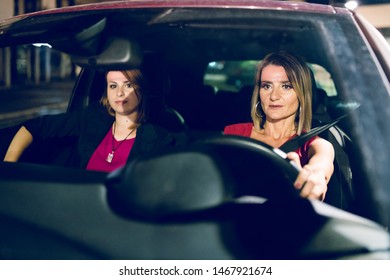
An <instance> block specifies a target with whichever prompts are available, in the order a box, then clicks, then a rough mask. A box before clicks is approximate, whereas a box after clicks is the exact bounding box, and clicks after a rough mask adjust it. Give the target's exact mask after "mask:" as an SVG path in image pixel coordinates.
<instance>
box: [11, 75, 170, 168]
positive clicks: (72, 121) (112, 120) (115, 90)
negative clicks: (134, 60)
mask: <svg viewBox="0 0 390 280" xmlns="http://www.w3.org/2000/svg"><path fill="white" fill-rule="evenodd" d="M106 84H107V86H106V91H105V93H104V94H103V96H102V98H101V100H100V104H99V105H98V106H90V107H87V108H86V109H84V110H82V111H77V112H69V113H63V114H59V115H51V116H44V117H40V118H36V119H33V120H29V121H26V122H25V123H24V124H23V126H22V127H21V128H20V129H19V131H18V132H17V133H16V135H15V136H14V138H13V140H12V142H11V144H10V146H9V148H8V151H7V153H6V155H5V158H4V161H11V162H12V161H18V160H19V158H20V156H21V155H22V154H23V152H24V151H25V149H26V148H27V147H28V146H29V145H30V144H31V143H32V142H33V141H38V140H40V139H48V138H51V139H56V138H61V137H76V138H77V152H78V155H79V158H80V162H79V165H80V167H82V168H86V169H88V170H96V171H103V172H110V171H113V170H115V169H117V168H119V167H121V166H123V165H124V164H125V163H126V162H127V161H129V160H130V159H132V158H134V157H136V156H139V155H144V154H147V153H150V152H153V151H156V150H158V149H161V148H164V147H167V146H172V145H174V144H175V138H174V137H173V135H172V134H171V133H169V132H168V131H167V130H166V129H164V128H163V127H160V126H156V125H154V124H151V123H148V122H147V113H148V112H147V110H148V86H147V83H146V81H145V78H144V76H143V74H142V72H141V71H140V70H139V69H134V70H127V71H109V72H107V73H106Z"/></svg>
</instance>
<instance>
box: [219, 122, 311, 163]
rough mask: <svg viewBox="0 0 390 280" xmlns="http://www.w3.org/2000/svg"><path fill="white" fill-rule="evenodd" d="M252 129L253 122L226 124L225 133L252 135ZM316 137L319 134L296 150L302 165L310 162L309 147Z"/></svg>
mask: <svg viewBox="0 0 390 280" xmlns="http://www.w3.org/2000/svg"><path fill="white" fill-rule="evenodd" d="M252 129H253V124H252V123H238V124H232V125H228V126H226V127H225V129H224V131H223V133H224V134H233V135H241V136H246V137H250V136H251V133H252ZM295 136H296V135H293V136H291V137H290V139H291V138H293V137H295ZM316 138H317V136H314V137H312V138H310V139H309V140H307V141H306V142H305V144H303V145H302V146H301V147H300V148H299V149H298V150H296V151H295V152H296V153H297V154H298V155H299V157H300V159H301V166H304V165H306V164H307V163H308V162H309V148H310V145H311V143H313V141H314V139H316Z"/></svg>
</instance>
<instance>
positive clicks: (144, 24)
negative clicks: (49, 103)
mask: <svg viewBox="0 0 390 280" xmlns="http://www.w3.org/2000/svg"><path fill="white" fill-rule="evenodd" d="M35 43H40V44H44V46H50V48H49V47H43V48H44V52H45V54H46V57H55V58H56V59H55V60H53V61H56V63H59V64H57V66H58V65H60V67H63V65H68V67H74V66H75V65H76V66H77V69H78V70H77V71H76V72H77V74H78V76H77V79H76V80H75V83H74V87H73V90H72V93H71V95H70V98H69V101H68V106H67V109H66V110H67V111H74V110H79V109H81V108H84V107H86V106H89V105H91V104H94V103H96V102H98V101H99V99H100V96H101V95H102V93H103V91H104V89H105V85H104V71H105V70H107V69H124V68H137V67H140V66H142V67H143V68H144V69H145V70H146V73H147V74H148V77H149V80H150V81H151V95H152V101H153V103H152V106H153V107H152V108H153V109H152V115H151V118H152V120H153V121H154V122H156V123H159V124H161V125H163V126H165V127H166V128H168V129H169V130H171V131H172V132H173V133H185V134H186V135H187V136H188V137H189V139H190V143H189V145H188V146H185V147H180V148H177V149H172V150H169V151H164V152H161V153H157V154H155V155H152V156H148V157H145V158H142V157H141V158H138V159H136V160H135V161H134V162H133V163H132V164H129V165H128V166H126V167H124V168H123V169H120V170H117V171H114V172H113V173H111V174H105V173H100V172H91V171H86V170H80V169H78V168H76V163H75V161H74V158H73V157H72V154H71V152H70V151H71V150H72V147H73V146H74V145H75V144H74V141H73V140H72V139H65V140H64V139H62V140H61V139H50V140H47V141H45V142H44V143H40V142H38V143H35V142H34V144H33V145H32V146H31V147H30V148H29V150H28V151H27V152H26V154H25V155H24V156H23V158H22V159H21V161H20V162H18V163H6V162H3V163H1V167H0V237H1V242H0V258H2V259H389V258H390V238H389V237H390V236H389V233H388V225H389V221H390V215H389V214H390V184H389V182H390V172H389V166H390V153H389V151H390V149H389V147H388V143H390V126H389V124H388V120H389V119H390V84H389V78H390V51H389V46H388V45H387V43H386V41H385V40H384V39H383V37H381V35H380V34H379V33H378V32H377V30H376V29H375V28H373V27H372V26H371V25H370V24H369V23H368V22H366V21H365V20H364V19H363V18H362V17H360V16H359V15H357V14H355V13H354V12H352V11H349V10H347V9H344V8H336V7H332V6H326V5H317V4H308V3H302V2H296V3H295V2H285V1H261V0H256V1H252V0H237V1H227V0H225V1H222V0H215V1H211V0H210V1H207V0H205V1H123V2H109V3H99V4H91V5H82V6H73V7H65V8H60V9H54V10H46V11H41V12H36V13H32V14H26V15H21V16H17V17H14V18H10V19H6V20H2V21H0V47H1V48H3V50H5V48H11V49H13V50H18V52H22V53H23V50H27V53H30V54H31V52H34V51H35V50H36V49H35V48H36V47H33V46H32V44H35ZM277 50H286V51H290V52H293V53H295V54H296V55H299V56H302V57H303V58H304V59H305V60H306V61H307V63H308V65H309V66H310V68H311V69H312V70H313V73H314V75H315V80H316V89H315V92H314V94H315V98H314V101H313V102H314V104H313V116H314V121H313V126H315V127H318V126H321V125H323V124H325V123H330V122H332V121H333V120H336V119H337V118H339V117H340V116H344V115H345V117H344V118H343V119H342V120H341V121H339V122H338V123H337V124H336V125H334V126H332V127H331V128H330V129H327V130H326V131H324V132H322V133H321V136H322V137H324V138H326V139H328V140H329V141H331V142H332V144H333V145H334V146H335V150H336V155H337V156H336V162H335V173H334V175H333V176H332V181H331V182H330V185H329V192H328V195H327V198H326V200H325V202H324V203H322V202H319V201H312V200H307V199H302V198H300V197H299V196H297V195H296V193H295V192H294V191H293V187H292V182H293V180H294V178H295V176H296V175H297V170H296V169H295V168H294V167H293V166H292V165H291V164H290V163H289V162H288V161H286V160H285V158H284V157H283V153H282V152H281V151H280V150H277V149H271V148H270V147H268V146H266V145H263V144H261V143H259V142H256V141H252V140H250V139H244V138H240V137H233V136H223V135H222V130H223V127H224V126H225V125H228V124H232V123H238V122H245V121H250V110H249V108H250V97H251V95H252V91H253V81H254V73H255V70H256V66H257V63H258V62H259V61H260V60H261V59H262V58H263V57H264V56H265V55H266V54H268V53H270V52H273V51H277ZM53 61H52V62H53ZM46 62H47V61H46ZM70 62H71V63H70ZM47 63H49V62H47ZM23 65H25V64H23ZM55 69H57V68H55ZM72 69H73V70H72V71H74V70H75V68H72ZM65 70H66V71H68V68H65ZM53 73H54V72H53ZM47 96H48V98H49V95H47ZM0 113H1V112H0ZM19 126H20V124H19V123H18V124H14V125H9V126H7V127H4V128H2V129H1V131H0V145H1V147H0V148H1V153H2V155H3V156H4V154H5V151H6V149H7V147H8V144H9V142H10V141H11V139H12V137H13V135H14V133H15V132H16V131H17V129H18V128H19ZM259 178H261V183H260V182H259Z"/></svg>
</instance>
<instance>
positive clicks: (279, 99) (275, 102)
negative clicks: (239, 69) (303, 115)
mask: <svg viewBox="0 0 390 280" xmlns="http://www.w3.org/2000/svg"><path fill="white" fill-rule="evenodd" d="M259 95H260V102H261V106H262V109H263V111H264V113H265V115H266V118H267V121H268V122H276V121H280V120H286V119H292V121H294V120H295V113H296V111H297V110H298V107H299V101H298V97H297V94H296V93H295V91H294V89H293V87H292V84H291V83H290V81H289V79H288V77H287V74H286V71H285V70H284V68H283V67H282V66H277V65H268V66H266V67H264V69H263V71H262V73H261V82H260V93H259Z"/></svg>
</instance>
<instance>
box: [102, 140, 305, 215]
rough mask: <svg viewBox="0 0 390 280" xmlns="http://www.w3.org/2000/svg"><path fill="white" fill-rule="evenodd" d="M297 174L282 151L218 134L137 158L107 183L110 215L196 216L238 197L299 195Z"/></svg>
mask: <svg viewBox="0 0 390 280" xmlns="http://www.w3.org/2000/svg"><path fill="white" fill-rule="evenodd" d="M297 175H298V169H297V168H296V166H295V165H294V164H293V163H292V162H291V161H289V160H287V159H286V158H285V154H284V152H282V151H280V150H278V149H275V148H272V147H270V146H268V145H266V144H263V143H261V142H258V141H256V140H253V139H250V138H247V137H241V136H233V135H220V136H213V137H209V138H205V139H202V140H198V141H195V142H193V143H191V144H188V145H186V146H183V147H176V148H173V149H169V150H164V151H161V152H159V153H156V154H153V155H148V156H143V157H139V158H137V159H135V160H133V161H132V162H131V163H129V164H128V165H126V166H125V167H123V168H122V169H120V170H118V171H117V172H113V173H111V174H110V175H109V176H108V178H107V182H106V184H107V187H108V188H107V191H108V193H107V197H108V201H109V203H110V205H111V207H112V208H114V210H116V211H118V212H119V213H121V214H124V215H126V216H131V217H133V218H134V217H140V218H143V219H145V218H146V219H159V218H162V217H168V216H171V215H183V214H186V213H195V212H197V211H205V210H207V209H212V208H218V207H219V206H221V205H224V204H227V203H234V202H235V201H237V199H239V198H242V197H257V198H262V199H264V200H267V199H272V198H276V197H279V198H280V197H289V196H297V195H298V193H297V191H296V190H295V189H294V187H293V182H294V181H295V178H296V177H297Z"/></svg>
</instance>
